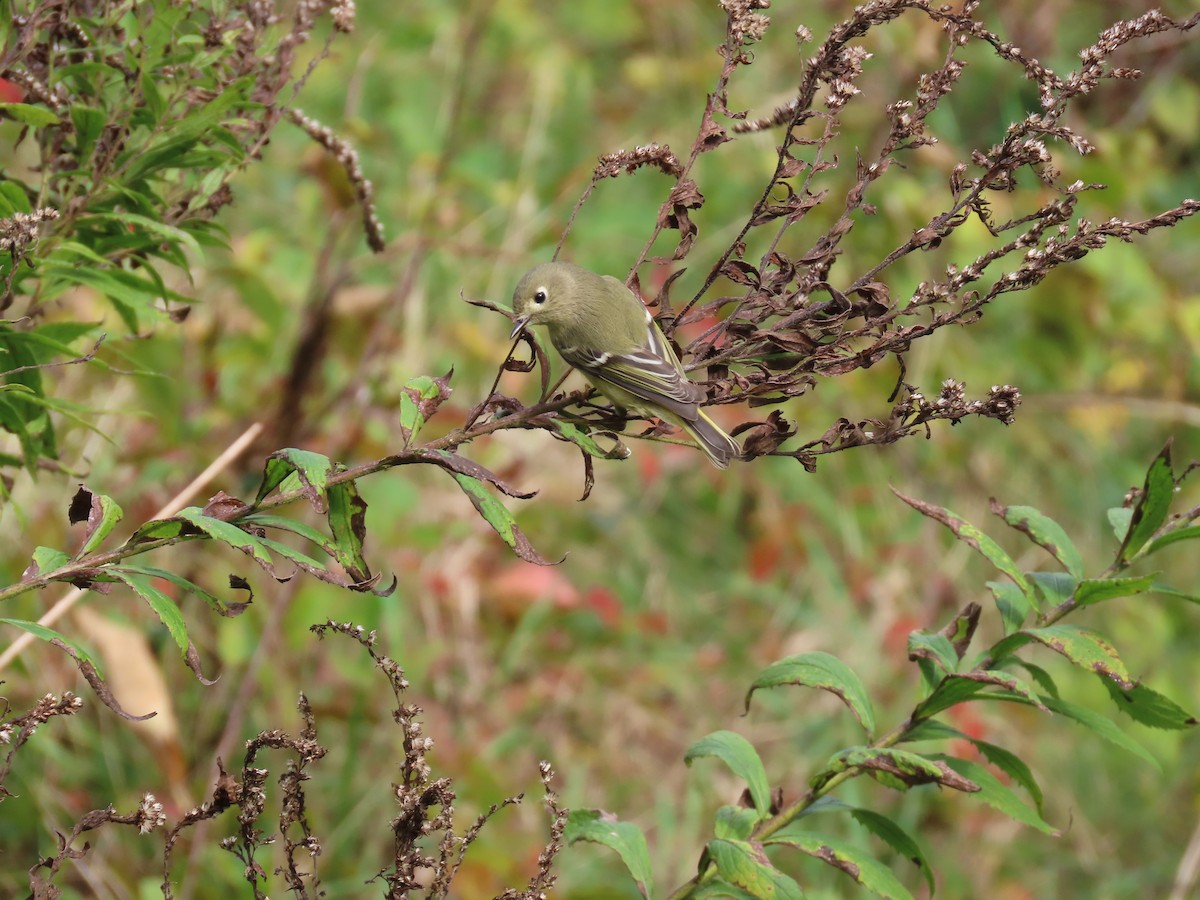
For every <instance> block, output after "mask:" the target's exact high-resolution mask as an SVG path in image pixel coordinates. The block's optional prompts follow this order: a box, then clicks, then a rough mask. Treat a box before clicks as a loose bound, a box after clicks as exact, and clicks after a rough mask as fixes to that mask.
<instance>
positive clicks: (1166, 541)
mask: <svg viewBox="0 0 1200 900" xmlns="http://www.w3.org/2000/svg"><path fill="white" fill-rule="evenodd" d="M1196 538H1200V525H1185V526H1184V527H1182V528H1176V529H1174V530H1173V531H1168V532H1167V533H1166V534H1164V535H1162V536H1161V537H1157V538H1155V539H1154V540H1153V541H1151V542H1150V545H1149V546H1148V547H1146V555H1147V556H1148V555H1150V554H1151V553H1155V552H1157V551H1158V550H1161V549H1162V548H1163V547H1169V546H1171V545H1172V544H1175V543H1178V542H1179V541H1191V540H1195V539H1196Z"/></svg>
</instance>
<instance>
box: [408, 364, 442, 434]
mask: <svg viewBox="0 0 1200 900" xmlns="http://www.w3.org/2000/svg"><path fill="white" fill-rule="evenodd" d="M453 374H454V370H453V369H451V370H450V371H449V372H447V373H446V374H445V375H443V376H442V377H441V378H433V377H431V376H429V375H418V376H417V377H416V378H414V379H412V380H411V381H410V382H409V383H408V384H406V385H405V386H404V387H403V389H402V390H401V391H400V436H401V439H402V440H403V441H404V446H405V447H407V446H409V444H411V443H412V442H413V441H415V440H416V439H417V435H418V434H419V433H420V432H421V429H422V428H423V427H425V423H426V422H427V421H429V419H431V418H433V414H434V413H436V412H437V410H438V407H439V406H441V405H442V403H443V402H445V400H446V398H448V397H449V396H450V385H449V382H450V376H451V375H453Z"/></svg>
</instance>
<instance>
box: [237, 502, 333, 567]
mask: <svg viewBox="0 0 1200 900" xmlns="http://www.w3.org/2000/svg"><path fill="white" fill-rule="evenodd" d="M242 522H243V523H244V524H246V525H257V526H259V527H261V528H270V529H275V530H278V531H287V532H290V533H291V534H294V535H297V536H299V537H302V538H304V539H305V540H307V541H309V542H311V543H313V544H315V545H316V546H318V547H320V548H321V550H322V552H324V553H325V554H326V555H328V556H331V557H334V558H335V559H336V558H337V548H336V547H335V546H334V543H333V541H332V540H331V539H330V537H329V535H327V534H324V533H323V532H321V531H318V530H317V529H316V528H313V527H312V526H311V525H309V524H308V523H307V522H301V521H300V520H299V519H289V518H287V517H286V516H277V515H273V514H270V513H253V514H251V515H248V516H246V517H244V518H243V519H242Z"/></svg>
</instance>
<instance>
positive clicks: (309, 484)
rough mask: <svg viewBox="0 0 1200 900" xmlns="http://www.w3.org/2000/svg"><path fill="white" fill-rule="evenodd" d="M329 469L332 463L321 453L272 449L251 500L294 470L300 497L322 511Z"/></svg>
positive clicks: (295, 449)
mask: <svg viewBox="0 0 1200 900" xmlns="http://www.w3.org/2000/svg"><path fill="white" fill-rule="evenodd" d="M332 471H333V463H332V462H331V461H330V459H329V457H328V456H325V455H323V454H321V453H314V452H313V451H312V450H298V449H297V448H295V447H286V448H284V449H283V450H276V451H275V452H274V453H272V454H271V455H270V456H268V457H267V462H266V464H265V465H264V466H263V477H262V481H261V483H260V484H259V486H258V493H257V494H256V495H255V498H254V502H255V503H259V502H261V501H262V499H263V498H264V497H265V496H267V494H269V493H271V491H273V490H275V488H277V487H279V485H281V484H282V483H283V481H284V479H286V478H287V476H288V475H290V474H292V473H293V472H295V473H296V477H297V478H299V479H300V486H301V489H302V490H303V491H304V497H305V499H307V500H308V502H309V505H310V506H312V508H313V509H314V510H316V511H317V512H318V513H320V514H322V515H324V513H325V497H324V494H325V487H326V484H327V483H328V481H329V475H330V473H331V472H332Z"/></svg>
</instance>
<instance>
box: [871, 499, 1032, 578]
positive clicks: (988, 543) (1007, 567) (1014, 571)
mask: <svg viewBox="0 0 1200 900" xmlns="http://www.w3.org/2000/svg"><path fill="white" fill-rule="evenodd" d="M892 493H894V494H895V495H896V496H897V497H899V498H900V499H901V500H903V501H904V502H905V503H907V504H908V505H909V506H911V507H912V508H913V509H915V510H916V511H917V512H919V513H921V515H923V516H928V517H929V518H931V519H933V520H934V521H935V522H941V523H942V524H943V525H945V526H946V527H947V528H949V529H950V531H951V532H953V533H954V536H955V537H956V538H958V539H959V540H960V541H962V542H963V543H964V544H966V545H967V546H968V547H970V548H972V549H973V550H975V551H976V552H977V553H979V554H980V555H981V556H982V557H983V558H984V559H986V560H987V561H988V562H990V563H991V564H992V565H993V566H995V567H996V568H997V569H999V570H1000V571H1001V572H1003V573H1004V574H1005V575H1007V576H1008V577H1009V578H1010V579H1011V580H1012V582H1013V584H1015V585H1016V586H1017V587H1018V588H1020V589H1021V592H1022V593H1023V594H1025V596H1026V597H1029V598H1030V602H1032V594H1033V588H1032V587H1031V586H1030V584H1029V582H1028V581H1027V580H1026V578H1025V575H1024V574H1023V573H1022V572H1021V570H1020V568H1018V566H1017V564H1016V563H1015V562H1013V560H1012V557H1010V556H1009V555H1008V554H1007V553H1005V552H1004V550H1003V549H1002V548H1001V547H1000V545H999V544H997V543H996V542H995V541H994V540H992V539H991V538H990V537H988V536H987V535H986V534H984V533H983V532H982V531H980V530H979V529H978V528H976V527H975V526H974V525H972V524H971V523H970V522H968V521H967V520H966V519H964V518H962V516H959V515H957V514H955V513H953V512H951V511H950V510H948V509H946V508H944V507H941V506H935V505H933V504H932V503H925V502H924V501H922V500H916V499H914V498H912V497H906V496H905V495H904V494H902V493H900V492H899V491H897V490H896V489H895V488H893V489H892Z"/></svg>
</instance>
